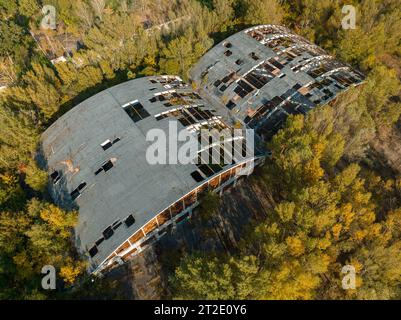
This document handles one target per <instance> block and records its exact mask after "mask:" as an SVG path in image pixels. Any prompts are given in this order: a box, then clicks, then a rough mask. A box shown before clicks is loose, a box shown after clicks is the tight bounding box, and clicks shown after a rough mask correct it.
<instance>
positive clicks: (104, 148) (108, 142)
mask: <svg viewBox="0 0 401 320" xmlns="http://www.w3.org/2000/svg"><path fill="white" fill-rule="evenodd" d="M112 145H113V144H112V143H111V141H110V140H109V139H107V140H106V141H105V142H103V143H101V144H100V146H101V147H102V148H103V150H107V149H109V148H111V146H112Z"/></svg>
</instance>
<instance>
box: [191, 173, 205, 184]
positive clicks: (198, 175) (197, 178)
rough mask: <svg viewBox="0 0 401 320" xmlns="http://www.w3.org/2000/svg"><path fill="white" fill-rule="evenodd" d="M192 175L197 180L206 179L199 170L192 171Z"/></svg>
mask: <svg viewBox="0 0 401 320" xmlns="http://www.w3.org/2000/svg"><path fill="white" fill-rule="evenodd" d="M191 177H192V178H194V180H195V181H196V182H201V181H203V180H205V179H204V178H203V177H202V176H201V174H200V173H199V171H194V172H192V173H191Z"/></svg>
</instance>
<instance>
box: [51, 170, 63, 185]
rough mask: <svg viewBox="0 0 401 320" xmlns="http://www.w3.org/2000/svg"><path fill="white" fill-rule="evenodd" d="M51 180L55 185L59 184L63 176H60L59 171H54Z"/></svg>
mask: <svg viewBox="0 0 401 320" xmlns="http://www.w3.org/2000/svg"><path fill="white" fill-rule="evenodd" d="M50 178H51V179H52V181H53V184H56V183H57V182H59V180H60V179H61V176H60V174H59V172H58V171H57V170H55V171H53V173H52V174H51V175H50Z"/></svg>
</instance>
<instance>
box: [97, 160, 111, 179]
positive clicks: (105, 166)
mask: <svg viewBox="0 0 401 320" xmlns="http://www.w3.org/2000/svg"><path fill="white" fill-rule="evenodd" d="M113 166H114V165H113V162H112V161H111V160H109V161H106V162H105V163H103V164H102V166H101V167H100V168H99V169H97V170H96V171H95V176H97V175H98V174H99V173H100V172H102V171H104V172H107V171H109V170H110V169H111V168H113Z"/></svg>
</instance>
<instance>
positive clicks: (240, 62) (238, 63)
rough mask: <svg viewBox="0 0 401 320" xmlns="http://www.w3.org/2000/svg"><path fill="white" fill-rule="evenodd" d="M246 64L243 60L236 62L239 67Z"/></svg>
mask: <svg viewBox="0 0 401 320" xmlns="http://www.w3.org/2000/svg"><path fill="white" fill-rule="evenodd" d="M243 63H244V61H243V60H241V59H238V60H237V61H235V64H237V65H239V66H240V65H241V64H243Z"/></svg>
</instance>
